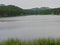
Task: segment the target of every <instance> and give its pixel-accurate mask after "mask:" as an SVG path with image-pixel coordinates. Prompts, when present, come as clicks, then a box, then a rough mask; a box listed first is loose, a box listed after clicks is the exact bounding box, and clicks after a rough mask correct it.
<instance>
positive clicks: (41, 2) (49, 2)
mask: <svg viewBox="0 0 60 45" xmlns="http://www.w3.org/2000/svg"><path fill="white" fill-rule="evenodd" d="M0 4H5V5H16V6H18V7H21V8H23V9H30V8H35V7H36V8H40V7H50V8H57V7H60V0H0Z"/></svg>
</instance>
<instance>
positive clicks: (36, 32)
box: [0, 15, 60, 40]
mask: <svg viewBox="0 0 60 45" xmlns="http://www.w3.org/2000/svg"><path fill="white" fill-rule="evenodd" d="M48 37H50V38H60V16H57V15H44V16H42V15H41V16H39V15H38V16H35V15H33V16H20V17H9V18H0V40H5V39H8V38H18V39H22V40H29V39H35V38H48Z"/></svg>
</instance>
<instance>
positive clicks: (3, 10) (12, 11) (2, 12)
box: [0, 5, 60, 17]
mask: <svg viewBox="0 0 60 45" xmlns="http://www.w3.org/2000/svg"><path fill="white" fill-rule="evenodd" d="M47 14H57V15H59V14H60V8H50V9H44V10H42V9H22V8H20V7H17V6H15V5H8V6H5V5H3V6H0V17H10V16H24V15H47Z"/></svg>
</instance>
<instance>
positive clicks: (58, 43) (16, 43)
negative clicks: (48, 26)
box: [0, 38, 60, 45]
mask: <svg viewBox="0 0 60 45" xmlns="http://www.w3.org/2000/svg"><path fill="white" fill-rule="evenodd" d="M0 45H60V39H50V38H48V39H36V40H30V41H29V40H28V41H22V40H18V39H8V40H7V41H2V42H0Z"/></svg>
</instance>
